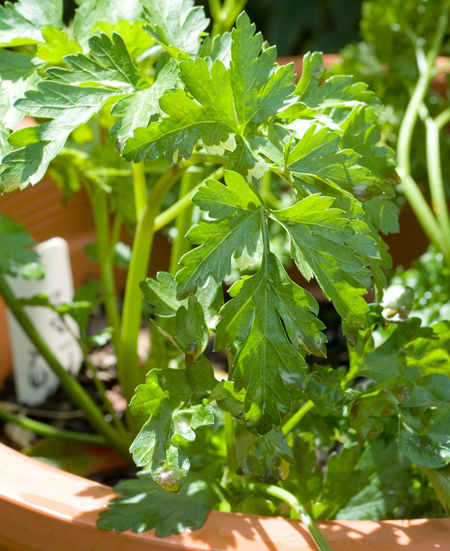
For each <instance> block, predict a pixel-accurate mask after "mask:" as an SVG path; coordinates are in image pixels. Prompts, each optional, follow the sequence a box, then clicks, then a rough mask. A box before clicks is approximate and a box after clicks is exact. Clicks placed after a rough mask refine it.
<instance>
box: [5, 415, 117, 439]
mask: <svg viewBox="0 0 450 551" xmlns="http://www.w3.org/2000/svg"><path fill="white" fill-rule="evenodd" d="M0 419H3V420H4V421H9V422H10V423H15V424H16V425H19V426H21V427H23V428H24V429H28V430H31V432H34V434H38V435H39V436H52V437H54V438H62V439H64V440H72V441H74V442H83V443H85V444H96V445H98V446H105V445H106V444H107V440H106V438H105V437H104V436H99V435H98V434H85V433H83V432H76V431H72V430H62V429H57V428H55V427H52V426H51V425H47V424H46V423H41V422H39V421H35V420H34V419H30V418H29V417H26V416H24V415H16V414H15V413H12V412H11V411H8V410H6V409H4V408H0Z"/></svg>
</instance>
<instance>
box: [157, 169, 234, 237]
mask: <svg viewBox="0 0 450 551" xmlns="http://www.w3.org/2000/svg"><path fill="white" fill-rule="evenodd" d="M223 173H224V169H223V166H221V167H219V168H218V169H217V170H215V171H214V172H213V173H212V174H210V175H209V176H208V178H207V180H209V179H212V180H220V179H221V178H222V177H223ZM205 181H206V180H203V181H202V182H200V183H199V184H198V185H196V186H195V187H194V188H193V189H191V190H190V191H188V193H186V195H184V197H182V198H181V199H179V200H178V201H177V202H176V203H174V204H173V205H171V206H170V207H169V208H168V209H166V210H165V211H164V212H162V213H161V214H159V215H158V216H157V217H156V218H155V225H154V226H153V229H154V231H158V230H160V229H161V228H164V226H167V224H169V223H170V222H172V220H174V219H175V218H176V217H177V216H178V215H179V214H180V212H183V211H184V210H185V209H186V208H188V207H189V205H190V204H191V201H192V197H193V196H194V195H195V193H196V192H197V190H198V188H199V187H200V186H201V185H203V184H204V183H205Z"/></svg>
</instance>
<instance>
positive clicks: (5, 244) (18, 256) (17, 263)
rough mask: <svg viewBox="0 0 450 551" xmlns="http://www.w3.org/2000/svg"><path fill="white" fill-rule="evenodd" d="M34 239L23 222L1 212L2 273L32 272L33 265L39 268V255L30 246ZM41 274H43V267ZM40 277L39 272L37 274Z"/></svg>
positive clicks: (25, 273) (15, 274) (0, 256)
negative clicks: (20, 222)
mask: <svg viewBox="0 0 450 551" xmlns="http://www.w3.org/2000/svg"><path fill="white" fill-rule="evenodd" d="M33 245H34V239H33V238H32V237H31V235H30V234H29V233H28V232H27V231H26V229H25V227H24V226H22V224H18V223H17V222H14V220H13V219H12V218H8V217H7V216H3V215H2V214H0V273H2V274H4V275H11V276H17V275H19V274H21V275H27V274H32V271H36V270H34V269H33V270H31V268H32V267H36V268H39V264H38V259H39V256H38V254H37V252H36V251H34V250H32V249H31V248H30V247H32V246H33ZM38 272H40V276H42V275H43V271H42V267H41V268H40V270H38ZM37 275H38V277H39V274H37Z"/></svg>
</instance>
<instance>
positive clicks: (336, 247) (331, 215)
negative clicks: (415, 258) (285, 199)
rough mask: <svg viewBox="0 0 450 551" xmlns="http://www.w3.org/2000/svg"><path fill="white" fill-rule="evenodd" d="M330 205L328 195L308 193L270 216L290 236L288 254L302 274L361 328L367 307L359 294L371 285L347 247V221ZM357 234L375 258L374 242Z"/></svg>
mask: <svg viewBox="0 0 450 551" xmlns="http://www.w3.org/2000/svg"><path fill="white" fill-rule="evenodd" d="M332 204H333V199H331V198H329V197H321V196H319V195H312V196H310V197H308V198H306V199H303V200H302V201H300V202H299V203H297V204H296V205H294V206H293V207H290V208H288V209H285V210H283V211H275V212H274V213H273V215H274V217H275V218H276V219H278V220H279V221H280V223H281V224H282V225H283V226H284V227H285V228H286V230H287V231H288V233H289V235H290V236H291V239H292V241H291V247H292V254H293V257H294V258H295V261H296V263H297V266H298V268H299V269H300V271H301V272H302V273H303V275H304V276H305V277H306V278H307V279H309V278H310V277H312V275H315V277H316V279H317V281H318V283H319V284H320V286H321V287H322V290H323V291H324V293H325V295H326V296H327V297H328V298H329V299H330V300H331V301H332V302H333V304H334V306H335V308H336V309H337V311H338V312H339V314H340V315H341V316H342V318H343V319H344V321H346V322H347V323H348V324H349V325H350V326H351V327H355V328H357V327H364V322H365V313H366V312H367V311H368V306H367V303H366V302H365V300H364V299H363V298H362V297H361V295H364V294H365V293H366V291H367V289H368V288H370V287H371V279H370V272H369V271H368V270H367V268H365V267H364V264H365V262H364V260H363V258H362V257H361V256H360V255H359V254H357V253H356V252H355V250H354V249H353V248H352V247H351V246H350V240H351V238H352V236H354V235H355V230H354V229H353V227H352V226H351V224H350V221H349V220H348V219H347V218H346V217H345V216H344V212H343V211H341V210H340V209H336V208H333V207H332ZM360 237H361V238H362V239H363V240H364V241H365V249H366V254H367V255H368V256H370V257H377V255H378V252H377V249H376V247H375V243H374V241H373V240H372V239H371V238H370V237H368V236H366V235H360ZM367 262H368V261H367Z"/></svg>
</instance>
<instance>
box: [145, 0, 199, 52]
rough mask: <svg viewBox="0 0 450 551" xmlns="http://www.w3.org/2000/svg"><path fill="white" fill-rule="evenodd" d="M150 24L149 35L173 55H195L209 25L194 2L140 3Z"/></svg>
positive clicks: (147, 0) (191, 0)
mask: <svg viewBox="0 0 450 551" xmlns="http://www.w3.org/2000/svg"><path fill="white" fill-rule="evenodd" d="M142 5H143V6H144V7H145V16H146V19H147V20H148V21H149V25H147V26H146V31H147V32H148V34H149V35H150V36H151V37H152V38H153V39H154V40H156V41H157V42H158V43H159V44H161V46H163V47H164V48H166V49H167V50H168V51H169V52H170V53H171V54H172V55H175V56H176V54H177V51H182V52H187V53H188V54H196V53H197V52H198V50H199V47H200V37H201V34H202V32H203V31H204V30H205V29H206V27H207V26H208V24H209V19H206V17H205V13H204V10H203V8H202V7H199V6H194V2H193V0H165V1H164V2H160V1H159V0H142Z"/></svg>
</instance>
